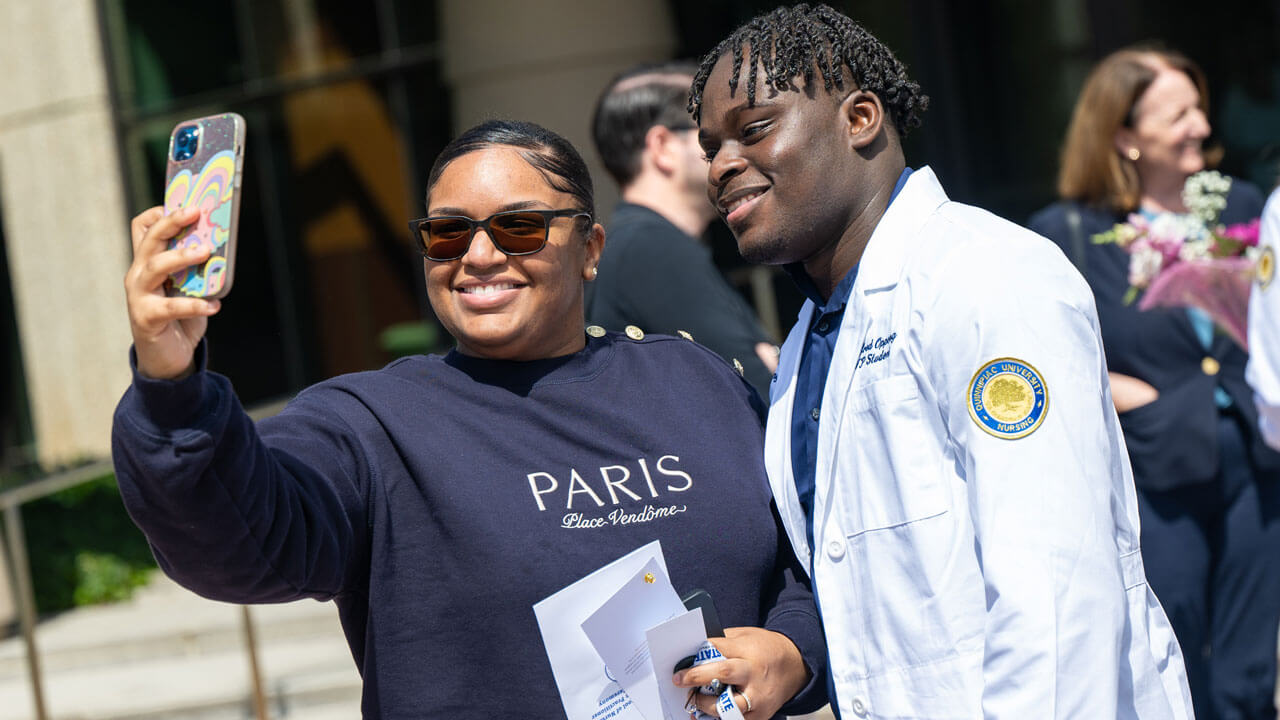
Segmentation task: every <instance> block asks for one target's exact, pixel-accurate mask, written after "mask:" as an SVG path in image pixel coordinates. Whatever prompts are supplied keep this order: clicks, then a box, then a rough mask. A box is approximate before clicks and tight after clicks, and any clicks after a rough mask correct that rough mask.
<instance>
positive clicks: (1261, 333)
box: [1244, 189, 1280, 450]
mask: <svg viewBox="0 0 1280 720" xmlns="http://www.w3.org/2000/svg"><path fill="white" fill-rule="evenodd" d="M1260 232H1261V235H1260V237H1259V238H1258V245H1259V246H1260V247H1261V248H1262V252H1263V256H1264V257H1266V258H1267V259H1266V260H1262V259H1259V263H1269V264H1270V267H1267V266H1266V265H1265V264H1264V265H1263V266H1262V268H1260V270H1261V272H1259V273H1258V278H1257V281H1256V282H1255V283H1254V286H1253V292H1251V293H1250V295H1249V364H1248V365H1247V366H1245V371H1244V378H1245V380H1247V381H1249V387H1251V388H1253V393H1254V394H1253V399H1254V404H1255V405H1256V406H1257V407H1258V432H1259V433H1260V434H1261V435H1262V439H1263V440H1265V441H1266V443H1267V444H1268V445H1270V446H1271V447H1273V448H1275V449H1277V450H1280V284H1278V283H1276V282H1275V275H1276V254H1277V253H1280V189H1276V190H1275V191H1274V192H1272V193H1271V197H1270V198H1269V199H1268V200H1267V206H1266V207H1265V208H1263V210H1262V228H1261V230H1260Z"/></svg>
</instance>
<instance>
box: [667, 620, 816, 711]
mask: <svg viewBox="0 0 1280 720" xmlns="http://www.w3.org/2000/svg"><path fill="white" fill-rule="evenodd" d="M724 634H725V637H722V638H712V639H711V644H712V645H715V646H716V649H717V650H719V651H720V654H721V655H724V656H725V659H724V660H723V661H721V662H714V663H707V664H705V665H699V666H698V667H695V668H689V669H688V670H682V671H680V672H678V673H676V674H675V677H674V678H672V679H673V681H674V682H675V684H676V685H678V686H680V687H687V688H695V687H699V686H702V685H709V684H711V681H712V680H719V681H720V682H722V683H724V684H725V685H732V686H733V687H734V695H733V700H734V702H735V703H737V705H738V709H739V710H741V711H742V714H743V717H745V718H746V720H763V719H764V718H771V717H773V716H774V715H775V714H776V713H777V712H778V709H779V708H781V707H782V706H783V705H784V704H786V702H787V701H788V700H790V699H791V698H792V697H794V696H795V694H796V693H798V692H800V691H801V690H802V689H804V686H805V684H806V683H808V682H809V669H808V668H807V667H805V664H804V658H802V657H801V656H800V651H799V650H798V649H796V646H795V645H794V644H793V643H792V642H791V640H790V639H788V638H787V636H786V635H783V634H781V633H776V632H773V631H772V630H764V629H762V628H755V627H735V628H726V629H725V631H724ZM693 697H694V701H695V702H697V704H698V709H699V710H701V711H702V712H704V713H707V714H708V715H714V716H716V717H719V713H717V712H716V710H715V701H716V698H714V697H712V696H710V695H701V694H698V693H694V695H693Z"/></svg>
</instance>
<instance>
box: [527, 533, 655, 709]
mask: <svg viewBox="0 0 1280 720" xmlns="http://www.w3.org/2000/svg"><path fill="white" fill-rule="evenodd" d="M651 560H656V561H657V562H658V563H659V565H660V566H661V567H663V568H665V567H666V561H665V559H664V558H663V557H662V546H661V545H660V544H659V543H658V541H656V540H655V541H654V542H651V543H649V544H648V545H645V546H643V547H641V548H639V549H637V550H635V551H633V552H631V553H628V554H627V555H625V556H623V557H621V558H619V559H617V560H615V561H614V562H612V563H609V564H608V565H606V566H604V567H602V568H600V569H599V570H597V571H595V572H593V573H591V574H590V575H588V576H586V577H584V578H582V579H581V580H579V581H577V582H575V583H573V584H572V585H570V586H568V587H566V588H564V589H563V590H560V591H559V592H557V593H555V594H553V595H550V596H548V597H547V598H545V599H543V600H542V601H540V602H539V603H537V604H536V605H534V606H533V613H534V616H535V617H536V618H537V620H538V628H539V630H541V631H542V642H543V645H544V646H545V647H546V650H547V659H548V660H550V661H551V670H552V672H553V673H554V674H555V678H556V687H557V688H558V689H559V691H560V700H561V702H563V703H564V711H565V715H566V716H567V717H568V718H569V720H606V718H607V719H608V720H614V719H615V718H617V719H620V720H650V719H649V718H648V717H646V716H644V715H642V714H641V713H640V710H639V708H637V707H636V705H635V704H634V703H632V701H631V698H630V697H629V696H628V695H627V694H626V693H625V692H623V690H622V686H621V685H619V684H618V682H617V681H616V680H615V678H614V677H612V676H610V675H609V672H608V671H607V670H606V668H605V663H604V661H603V660H601V659H600V655H599V654H598V653H597V652H596V650H595V648H594V647H592V645H591V641H590V640H588V639H587V634H586V633H585V632H583V630H582V623H583V622H584V621H585V620H586V619H587V618H588V617H589V616H591V615H592V614H593V613H595V611H596V610H598V609H599V608H600V605H601V603H602V602H604V601H605V600H608V599H609V598H611V597H613V595H614V593H616V592H617V591H618V589H619V588H621V587H622V586H623V585H624V584H626V583H627V581H628V580H631V579H632V578H633V577H635V575H636V573H637V572H639V571H640V569H641V568H643V567H644V566H645V564H646V563H648V562H649V561H651ZM663 575H664V576H665V575H666V573H665V570H664V572H663ZM677 599H678V598H677ZM660 718H661V716H659V719H658V720H660Z"/></svg>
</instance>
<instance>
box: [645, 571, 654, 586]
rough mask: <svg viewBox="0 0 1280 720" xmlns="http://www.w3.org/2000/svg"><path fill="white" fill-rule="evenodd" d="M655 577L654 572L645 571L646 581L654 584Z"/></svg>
mask: <svg viewBox="0 0 1280 720" xmlns="http://www.w3.org/2000/svg"><path fill="white" fill-rule="evenodd" d="M653 579H654V578H653V573H645V574H644V581H645V582H647V583H649V584H650V585H652V584H653Z"/></svg>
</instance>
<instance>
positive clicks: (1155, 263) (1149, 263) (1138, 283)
mask: <svg viewBox="0 0 1280 720" xmlns="http://www.w3.org/2000/svg"><path fill="white" fill-rule="evenodd" d="M1163 264H1164V254H1162V253H1161V252H1160V251H1159V250H1157V249H1155V248H1153V247H1151V246H1150V245H1146V244H1136V245H1135V246H1134V248H1133V252H1132V254H1130V255H1129V284H1130V285H1132V286H1134V287H1136V288H1144V287H1146V286H1147V285H1149V284H1151V281H1152V280H1153V279H1154V278H1155V276H1156V275H1157V274H1159V272H1160V267H1161V266H1162V265H1163Z"/></svg>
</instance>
